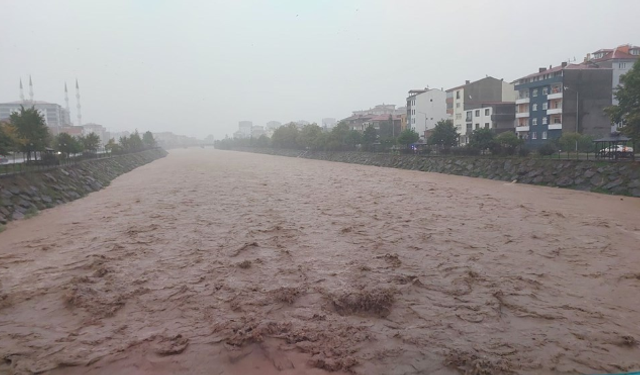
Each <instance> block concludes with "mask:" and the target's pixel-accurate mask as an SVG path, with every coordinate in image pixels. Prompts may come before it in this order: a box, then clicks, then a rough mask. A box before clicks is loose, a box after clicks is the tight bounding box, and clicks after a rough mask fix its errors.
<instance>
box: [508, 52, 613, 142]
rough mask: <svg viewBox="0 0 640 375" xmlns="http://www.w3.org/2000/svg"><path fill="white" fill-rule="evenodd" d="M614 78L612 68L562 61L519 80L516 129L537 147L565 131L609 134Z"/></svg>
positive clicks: (516, 84)
mask: <svg viewBox="0 0 640 375" xmlns="http://www.w3.org/2000/svg"><path fill="white" fill-rule="evenodd" d="M612 77H613V75H612V72H611V69H606V68H597V67H594V66H592V65H588V64H567V63H562V64H561V65H560V66H557V67H555V68H554V67H550V68H549V69H547V68H540V69H538V72H537V73H534V74H530V75H528V76H526V77H523V78H520V79H518V80H517V81H516V82H515V88H516V90H517V92H518V97H517V99H516V115H515V117H516V120H515V125H516V132H517V133H518V135H519V136H520V137H521V138H523V139H525V141H526V143H527V144H530V145H534V146H535V145H540V144H543V143H546V142H547V141H548V140H549V139H557V138H559V137H560V136H561V135H562V132H577V133H581V134H587V135H591V136H594V137H600V136H603V135H607V134H609V133H610V131H611V125H610V120H609V118H608V116H607V115H606V114H605V113H604V108H606V107H608V106H610V105H611V103H612V97H611V95H612V94H611V92H612Z"/></svg>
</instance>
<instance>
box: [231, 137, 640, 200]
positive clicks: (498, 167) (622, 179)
mask: <svg viewBox="0 0 640 375" xmlns="http://www.w3.org/2000/svg"><path fill="white" fill-rule="evenodd" d="M238 151H249V152H258V153H264V154H271V155H281V156H295V157H297V156H300V157H302V158H308V159H319V160H328V161H337V162H344V163H356V164H365V165H375V166H379V167H393V168H402V169H412V170H420V171H426V172H438V173H447V174H454V175H460V176H469V177H481V178H488V179H492V180H502V181H514V180H515V181H517V182H519V183H525V184H535V185H545V186H557V187H562V188H569V189H577V190H584V191H593V192H599V193H607V194H618V195H630V196H635V197H640V162H630V161H624V162H609V161H590V160H552V159H538V158H487V157H459V156H428V157H427V156H419V155H390V154H375V153H368V152H318V151H314V152H311V151H309V152H306V153H305V152H303V151H297V150H280V149H243V150H238Z"/></svg>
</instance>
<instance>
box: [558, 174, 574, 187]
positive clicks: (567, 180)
mask: <svg viewBox="0 0 640 375" xmlns="http://www.w3.org/2000/svg"><path fill="white" fill-rule="evenodd" d="M556 184H557V185H558V186H560V187H565V186H571V185H573V179H572V178H571V177H569V176H565V177H561V178H560V179H559V180H558V182H556Z"/></svg>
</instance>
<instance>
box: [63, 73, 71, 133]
mask: <svg viewBox="0 0 640 375" xmlns="http://www.w3.org/2000/svg"><path fill="white" fill-rule="evenodd" d="M64 102H65V108H64V109H65V110H66V111H67V113H66V114H65V116H64V118H65V120H64V123H65V125H67V126H68V125H71V109H70V108H69V91H68V90H67V83H66V82H65V83H64Z"/></svg>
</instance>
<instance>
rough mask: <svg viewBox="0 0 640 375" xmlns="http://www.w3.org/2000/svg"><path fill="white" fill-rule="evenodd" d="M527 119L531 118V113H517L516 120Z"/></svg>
mask: <svg viewBox="0 0 640 375" xmlns="http://www.w3.org/2000/svg"><path fill="white" fill-rule="evenodd" d="M525 117H529V112H520V113H516V118H525Z"/></svg>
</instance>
